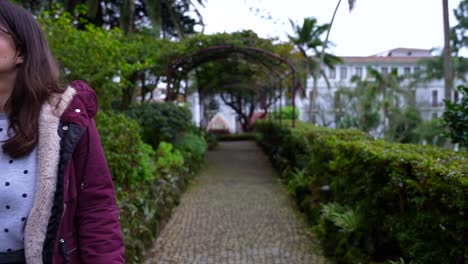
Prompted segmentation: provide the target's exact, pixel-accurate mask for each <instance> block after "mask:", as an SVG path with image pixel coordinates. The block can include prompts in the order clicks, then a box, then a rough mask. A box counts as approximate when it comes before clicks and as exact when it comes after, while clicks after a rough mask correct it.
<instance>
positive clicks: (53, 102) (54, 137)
mask: <svg viewBox="0 0 468 264" xmlns="http://www.w3.org/2000/svg"><path fill="white" fill-rule="evenodd" d="M75 94H76V90H75V89H74V88H73V87H71V86H69V87H68V88H67V89H66V90H65V92H64V93H62V94H54V95H52V96H51V97H50V98H49V100H48V101H47V102H46V103H45V104H44V105H43V107H42V110H41V113H40V117H39V142H38V146H37V149H38V152H37V153H38V154H37V176H36V194H35V197H34V203H33V207H32V209H31V212H30V213H29V217H28V220H27V222H26V228H25V232H24V233H25V234H24V245H25V255H26V262H27V263H34V264H42V262H43V261H42V250H43V247H44V240H45V237H46V233H47V224H48V222H49V218H50V216H51V210H52V205H53V200H54V195H55V190H56V185H57V175H58V165H59V158H60V137H59V135H58V132H57V129H58V126H59V123H60V117H61V115H62V114H63V113H64V111H65V110H66V109H67V107H68V106H69V104H70V103H71V101H72V99H73V97H74V96H75Z"/></svg>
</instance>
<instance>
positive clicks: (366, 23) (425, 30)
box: [200, 0, 466, 56]
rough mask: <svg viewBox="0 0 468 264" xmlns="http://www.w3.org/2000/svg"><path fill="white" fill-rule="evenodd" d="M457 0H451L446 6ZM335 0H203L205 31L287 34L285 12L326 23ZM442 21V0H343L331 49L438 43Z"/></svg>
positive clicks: (363, 51)
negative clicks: (351, 3) (351, 1)
mask: <svg viewBox="0 0 468 264" xmlns="http://www.w3.org/2000/svg"><path fill="white" fill-rule="evenodd" d="M459 2H460V0H449V5H450V10H453V9H454V8H456V7H457V6H458V4H459ZM337 3H338V0H206V4H205V8H200V12H201V14H202V16H203V20H204V22H205V24H206V27H205V33H206V34H211V33H216V32H233V31H238V30H242V29H252V30H253V31H255V32H256V33H257V34H259V35H260V36H261V37H279V38H280V39H283V40H286V39H287V35H288V34H292V31H291V25H290V23H289V20H288V19H289V18H290V19H292V20H293V21H294V22H296V23H302V21H303V18H304V17H311V16H313V17H316V18H317V19H318V22H319V23H320V24H324V23H329V22H330V20H331V17H332V14H333V11H334V9H335V7H336V4H337ZM257 8H258V12H256V9H257ZM450 15H451V20H450V22H451V26H453V25H455V23H456V20H455V18H454V16H453V12H452V11H451V12H450ZM270 16H271V18H270V19H268V17H270ZM262 17H263V18H262ZM442 22H443V21H442V0H357V3H356V7H355V9H354V10H353V11H352V12H349V9H348V1H347V0H343V1H342V4H341V6H340V9H339V10H338V14H337V17H336V18H335V22H334V24H333V28H332V31H331V33H330V40H331V41H332V42H333V43H334V44H335V47H334V48H332V51H333V52H334V53H335V54H336V55H339V56H368V55H373V54H376V53H379V52H382V51H385V50H389V49H393V48H397V47H405V48H420V49H431V48H440V47H442V46H443V26H442V25H443V24H442ZM464 55H465V53H464ZM465 56H466V55H465Z"/></svg>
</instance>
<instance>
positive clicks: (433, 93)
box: [432, 90, 439, 107]
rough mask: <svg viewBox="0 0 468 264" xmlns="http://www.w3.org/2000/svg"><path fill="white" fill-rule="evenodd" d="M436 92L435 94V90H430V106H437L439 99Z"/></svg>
mask: <svg viewBox="0 0 468 264" xmlns="http://www.w3.org/2000/svg"><path fill="white" fill-rule="evenodd" d="M438 97H439V96H438V94H437V90H433V91H432V107H437V103H438V101H439V98H438Z"/></svg>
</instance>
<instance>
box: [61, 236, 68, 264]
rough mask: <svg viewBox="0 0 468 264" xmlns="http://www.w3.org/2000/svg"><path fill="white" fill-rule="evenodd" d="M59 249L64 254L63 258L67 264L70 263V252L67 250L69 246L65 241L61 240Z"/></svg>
mask: <svg viewBox="0 0 468 264" xmlns="http://www.w3.org/2000/svg"><path fill="white" fill-rule="evenodd" d="M59 248H60V253H62V256H63V258H64V260H65V263H70V259H68V252H67V251H68V250H67V244H66V243H65V239H63V238H61V239H60V240H59Z"/></svg>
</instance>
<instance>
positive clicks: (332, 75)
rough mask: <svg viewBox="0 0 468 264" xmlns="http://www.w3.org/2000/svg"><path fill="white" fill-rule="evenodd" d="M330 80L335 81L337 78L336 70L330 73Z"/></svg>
mask: <svg viewBox="0 0 468 264" xmlns="http://www.w3.org/2000/svg"><path fill="white" fill-rule="evenodd" d="M328 78H329V79H332V80H334V79H335V78H336V70H335V69H331V68H330V70H329V71H328Z"/></svg>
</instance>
